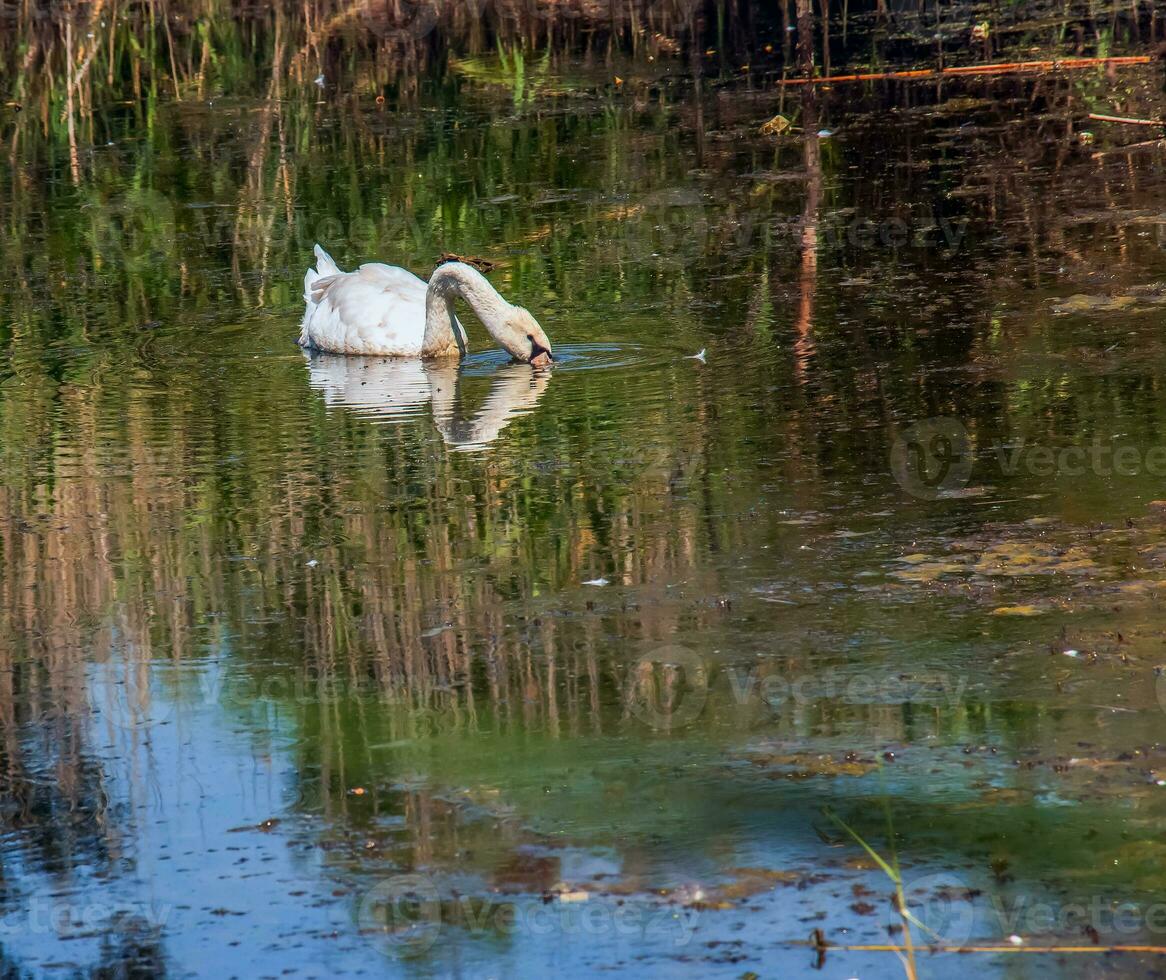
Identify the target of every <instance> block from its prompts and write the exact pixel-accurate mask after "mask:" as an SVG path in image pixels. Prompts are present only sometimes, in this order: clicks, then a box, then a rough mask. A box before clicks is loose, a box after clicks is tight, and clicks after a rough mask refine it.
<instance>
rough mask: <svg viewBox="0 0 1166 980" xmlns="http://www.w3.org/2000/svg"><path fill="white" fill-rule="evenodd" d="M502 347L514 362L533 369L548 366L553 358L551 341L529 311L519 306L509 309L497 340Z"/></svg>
mask: <svg viewBox="0 0 1166 980" xmlns="http://www.w3.org/2000/svg"><path fill="white" fill-rule="evenodd" d="M498 340H499V341H500V342H501V344H502V346H503V347H505V348H506V350H507V351H509V353H510V356H511V357H513V358H514V359H515V360H516V361H525V362H526V363H528V364H533V365H534V366H535V367H543V366H544V365H546V364H550V363H551V361H553V360H554V359H555V358H554V356H553V355H552V354H551V339H550V337H548V336H547V335H546V333H545V332H544V331H543V328H542V327H541V326H539V322H538V320H536V319H535V318H534V317H533V316H531V314H530V311H529V310H524V309H523V308H522V307H521V306H515V307H513V308H512V309H511V311H510V315H509V316H508V317H507V318H506V326H505V329H504V331H503V332H502V335H501V336H500V337H499V338H498Z"/></svg>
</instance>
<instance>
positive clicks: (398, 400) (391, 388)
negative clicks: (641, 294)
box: [307, 354, 551, 451]
mask: <svg viewBox="0 0 1166 980" xmlns="http://www.w3.org/2000/svg"><path fill="white" fill-rule="evenodd" d="M307 362H308V384H309V385H310V386H311V387H312V388H314V389H315V390H317V391H319V392H321V393H322V394H323V395H324V402H325V404H327V405H328V406H329V407H342V408H347V409H350V410H352V411H353V412H355V413H356V414H357V415H359V416H361V417H363V418H366V419H368V420H370V421H372V422H378V423H388V424H391V423H397V422H405V421H409V420H411V419H415V418H418V417H419V416H420V415H421V414H422V413H423V411H424V409H425V406H426V405H427V404H431V405H432V408H433V422H434V424H435V425H436V426H437V430H438V432H440V433H441V437H442V439H444V440H445V443H446V445H447V446H449V447H450V448H452V449H454V450H461V451H472V450H476V449H484V448H485V447H487V446H488V445H489V444H490V443H492V442H493V441H494V440H495V439H497V438H498V435H499V433H501V431H502V430H503V429H504V428H505V427H506V426H507V425H508V424H509V423H510V422H511V421H513V420H514V419H515V418H517V417H518V416H520V415H525V414H526V413H528V412H530V411H532V410H533V409H534V407H535V405H537V404H538V400H539V399H540V398H541V397H542V396H543V392H545V391H546V390H547V385H549V384H550V383H551V372H550V371H547V370H533V371H532V370H531V367H530V365H529V364H504V365H501V366H500V367H498V369H497V370H496V371H494V372H493V373H492V374H491V375H490V377H491V379H492V382H491V385H490V393H489V394H488V395H487V396H486V400H485V401H484V402H483V403H482V406H481V408H479V409H478V411H477V413H476V414H475V415H474V416H473V417H472V418H468V419H466V418H459V417H458V405H459V398H458V382H459V380H460V376H461V375H460V372H459V370H458V362H457V361H449V360H441V361H421V360H417V359H407V358H386V357H352V356H345V355H334V354H315V355H313V356H310V357H308V358H307Z"/></svg>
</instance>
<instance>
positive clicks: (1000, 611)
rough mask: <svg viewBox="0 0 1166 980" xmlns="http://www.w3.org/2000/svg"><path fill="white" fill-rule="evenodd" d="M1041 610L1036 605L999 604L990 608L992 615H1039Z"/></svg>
mask: <svg viewBox="0 0 1166 980" xmlns="http://www.w3.org/2000/svg"><path fill="white" fill-rule="evenodd" d="M1042 612H1043V610H1041V609H1037V607H1036V606H999V607H998V608H996V609H993V610H992V615H993V616H1040V615H1041V614H1042Z"/></svg>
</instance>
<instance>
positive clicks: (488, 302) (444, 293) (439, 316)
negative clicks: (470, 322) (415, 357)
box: [421, 262, 514, 356]
mask: <svg viewBox="0 0 1166 980" xmlns="http://www.w3.org/2000/svg"><path fill="white" fill-rule="evenodd" d="M459 296H460V297H462V299H464V300H465V301H466V302H467V303H469V305H470V308H471V309H472V310H473V311H474V315H475V316H477V318H478V319H479V320H481V321H482V325H483V326H484V327H485V328H486V329H487V330H488V331H490V335H491V336H492V337H495V338H497V336H498V331H499V330H501V329H502V325H503V324H504V323H505V322H506V318H507V317H508V316H510V314H511V313H512V311H513V309H514V307H512V306H511V305H510V304H509V303H507V302H506V300H504V299H503V298H502V297H501V295H499V293H498V290H496V289H495V288H494V287H493V286H491V285H490V283H489V281H488V280H487V279H486V277H485V276H483V275H482V274H481V273H480V272H478V270H477V269H474V268H471V267H470V266H468V265H464V264H462V263H461V262H447V263H445V265H441V266H438V267H437V269H436V270H434V273H433V275H432V276H430V278H429V288H428V290H426V293H425V337H424V339H423V340H422V342H421V353H422V356H431V355H437V354H445V353H449V352H450V349H451V347H452V346H454V345H456V346H457V347H459V348H462V350H461V352H462V353H463V354H464V353H465V350H464V340H462V338H461V335H460V333H459V332H458V329H457V326H456V321H455V320H454V300H455V299H457V297H459Z"/></svg>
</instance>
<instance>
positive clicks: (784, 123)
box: [761, 114, 790, 136]
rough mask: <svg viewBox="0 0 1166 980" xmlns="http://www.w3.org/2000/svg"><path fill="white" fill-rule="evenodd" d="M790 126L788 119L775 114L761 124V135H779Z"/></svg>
mask: <svg viewBox="0 0 1166 980" xmlns="http://www.w3.org/2000/svg"><path fill="white" fill-rule="evenodd" d="M789 127H790V121H789V120H788V119H786V118H785V116H783V115H780V114H779V115H776V116H774V117H773V118H772V119H770V120H769V121H768V122H766V123H764V124H762V126H761V135H762V136H780V135H781V134H782V133H784V132H785V131H786V130H787V129H789Z"/></svg>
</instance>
